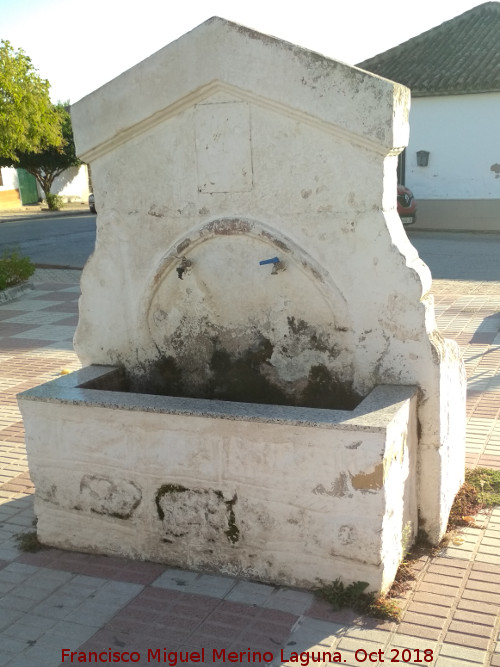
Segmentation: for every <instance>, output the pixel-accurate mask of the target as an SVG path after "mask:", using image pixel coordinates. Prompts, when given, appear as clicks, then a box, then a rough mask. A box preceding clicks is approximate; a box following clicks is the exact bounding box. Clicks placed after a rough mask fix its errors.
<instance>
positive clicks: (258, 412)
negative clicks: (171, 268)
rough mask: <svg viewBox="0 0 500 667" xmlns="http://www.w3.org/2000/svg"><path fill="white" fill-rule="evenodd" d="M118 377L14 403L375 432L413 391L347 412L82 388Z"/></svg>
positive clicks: (28, 395)
mask: <svg viewBox="0 0 500 667" xmlns="http://www.w3.org/2000/svg"><path fill="white" fill-rule="evenodd" d="M120 372H121V371H120V369H119V368H118V367H116V366H98V365H92V366H86V367H85V368H82V369H81V370H78V371H75V372H74V373H70V374H68V375H64V376H62V377H60V378H57V379H55V380H52V381H51V382H47V383H45V384H42V385H39V386H38V387H34V388H33V389H29V390H28V391H25V392H22V393H21V394H18V398H19V399H20V400H21V401H40V402H44V403H59V404H65V405H75V406H82V407H85V406H86V407H101V408H107V409H112V410H127V411H137V412H154V413H157V414H170V415H184V416H193V417H208V418H214V419H228V420H233V421H257V422H263V423H269V424H289V425H296V426H309V427H319V428H331V429H342V430H343V429H345V430H347V429H348V430H359V431H372V432H377V431H383V430H385V429H386V428H387V426H388V424H389V423H390V422H391V421H392V420H393V419H394V417H395V416H396V414H397V413H398V412H399V410H401V409H403V408H404V406H405V404H406V402H407V401H409V400H410V399H411V398H412V397H413V396H415V395H416V394H417V391H418V388H417V387H416V386H413V385H379V386H377V387H375V388H374V389H373V390H372V391H371V392H370V393H369V394H368V396H367V397H366V398H365V399H363V400H362V401H361V403H360V404H359V405H358V406H357V407H356V408H355V409H354V410H352V411H351V410H327V409H318V408H304V407H294V406H287V405H263V404H258V403H239V402H232V401H219V400H212V399H203V398H180V397H174V396H156V395H152V394H137V393H133V392H122V391H108V390H103V389H91V388H88V386H87V387H86V386H85V385H89V384H94V383H95V384H98V385H100V386H102V385H103V384H106V383H107V382H109V384H110V386H113V383H114V384H115V386H116V380H117V376H118V374H120Z"/></svg>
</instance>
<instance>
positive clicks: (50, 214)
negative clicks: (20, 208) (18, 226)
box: [0, 208, 94, 224]
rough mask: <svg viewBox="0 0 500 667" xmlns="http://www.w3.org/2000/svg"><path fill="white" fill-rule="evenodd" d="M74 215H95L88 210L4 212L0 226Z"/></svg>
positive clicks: (0, 214) (0, 217) (0, 218)
mask: <svg viewBox="0 0 500 667" xmlns="http://www.w3.org/2000/svg"><path fill="white" fill-rule="evenodd" d="M73 215H94V214H93V213H91V212H90V210H89V209H88V208H85V209H84V210H83V211H81V210H79V209H75V210H67V211H64V210H62V211H37V212H36V213H35V212H31V211H26V212H23V213H19V214H15V215H5V216H4V215H3V214H2V212H0V224H2V223H3V222H16V221H17V220H36V219H37V218H54V217H57V218H65V217H70V216H73Z"/></svg>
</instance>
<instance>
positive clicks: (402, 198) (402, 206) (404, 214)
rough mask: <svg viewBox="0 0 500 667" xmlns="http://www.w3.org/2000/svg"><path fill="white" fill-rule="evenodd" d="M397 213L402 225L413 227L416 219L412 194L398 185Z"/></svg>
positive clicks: (415, 206)
mask: <svg viewBox="0 0 500 667" xmlns="http://www.w3.org/2000/svg"><path fill="white" fill-rule="evenodd" d="M398 213H399V217H400V218H401V222H402V223H403V225H413V223H414V222H415V220H416V218H417V202H416V201H415V197H414V196H413V192H412V191H411V190H410V189H409V188H407V187H405V186H404V185H398Z"/></svg>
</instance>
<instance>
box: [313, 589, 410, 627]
mask: <svg viewBox="0 0 500 667" xmlns="http://www.w3.org/2000/svg"><path fill="white" fill-rule="evenodd" d="M367 587H368V584H367V583H366V581H355V582H353V583H352V584H349V585H348V586H345V585H344V584H343V583H342V581H340V579H336V580H335V581H334V582H333V583H332V584H327V585H325V586H322V587H321V588H318V589H316V590H315V591H314V592H315V594H316V595H317V597H319V598H321V599H323V600H326V601H327V602H329V603H330V604H331V606H332V608H333V609H334V610H335V611H337V610H339V609H342V608H344V607H350V608H351V609H354V610H355V611H358V612H359V613H360V614H369V615H370V616H374V617H375V618H385V619H390V620H393V621H398V620H399V618H400V615H401V610H400V609H399V607H398V606H397V605H396V604H395V602H393V601H392V600H389V599H388V598H386V597H385V596H383V595H377V593H366V592H365V589H366V588H367Z"/></svg>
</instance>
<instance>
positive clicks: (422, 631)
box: [397, 621, 441, 640]
mask: <svg viewBox="0 0 500 667" xmlns="http://www.w3.org/2000/svg"><path fill="white" fill-rule="evenodd" d="M397 633H398V634H401V635H410V636H411V637H422V638H423V639H429V640H437V639H438V638H439V635H440V634H441V628H435V627H429V626H427V625H416V624H415V623H406V622H405V621H403V622H402V623H400V624H399V626H398V628H397Z"/></svg>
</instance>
